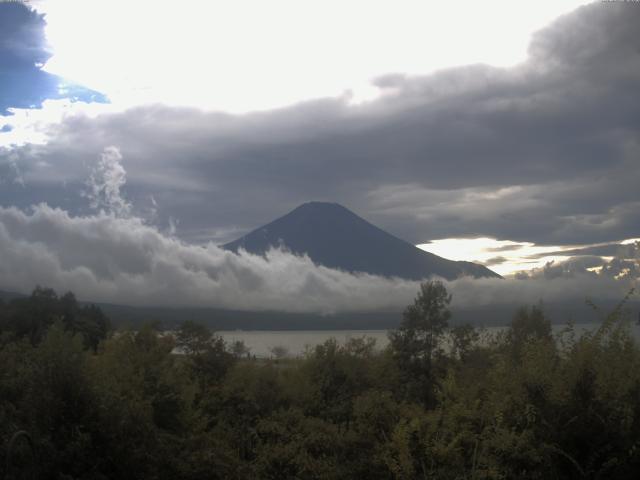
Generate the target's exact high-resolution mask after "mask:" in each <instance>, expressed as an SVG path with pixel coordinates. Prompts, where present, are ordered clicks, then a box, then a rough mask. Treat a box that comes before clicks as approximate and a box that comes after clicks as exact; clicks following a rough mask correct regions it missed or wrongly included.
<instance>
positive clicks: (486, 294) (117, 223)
mask: <svg viewBox="0 0 640 480" xmlns="http://www.w3.org/2000/svg"><path fill="white" fill-rule="evenodd" d="M0 258H2V259H3V261H2V262H1V263H0V286H2V288H5V289H13V290H20V291H29V290H30V289H32V288H33V287H34V286H35V285H36V284H41V285H47V286H51V287H53V288H55V289H57V290H60V291H64V290H72V291H74V292H75V293H76V294H77V295H78V296H79V297H80V298H82V299H87V300H92V301H104V302H116V303H122V304H132V305H164V306H185V305H189V306H201V307H206V306H208V307H222V308H230V309H239V310H282V311H291V312H324V313H330V312H335V311H343V312H344V311H363V310H368V311H371V310H381V309H392V310H397V311H400V310H401V309H402V308H403V307H404V306H406V305H407V304H409V303H410V302H411V301H412V299H413V298H414V297H415V294H416V292H417V291H418V284H417V283H416V282H410V281H404V280H399V279H386V278H381V277H376V276H372V275H366V274H358V275H355V274H350V273H346V272H341V271H337V270H332V269H329V268H325V267H322V266H317V265H315V264H314V263H313V262H312V261H311V260H310V259H309V258H307V257H298V256H294V255H291V254H289V253H286V252H283V251H279V250H273V251H271V252H269V253H268V255H267V256H266V258H263V257H260V256H254V255H249V254H246V253H241V254H240V255H236V254H234V253H231V252H228V251H225V250H222V249H220V248H218V247H217V246H215V245H213V244H209V245H206V246H204V247H201V246H195V245H190V244H187V243H184V242H182V241H180V240H178V239H175V238H172V237H169V236H166V235H164V234H162V233H161V232H160V231H159V230H157V229H156V228H154V227H151V226H149V225H146V224H145V223H144V222H143V221H142V220H140V219H138V218H135V217H128V218H118V217H116V216H114V215H109V214H106V213H104V212H103V213H99V214H96V215H93V216H75V217H74V216H70V215H69V214H68V213H67V212H65V211H63V210H60V209H54V208H51V207H49V206H47V205H39V206H36V207H33V208H32V211H31V212H24V211H21V210H19V209H17V208H13V207H12V208H2V207H0ZM548 277H549V276H547V277H544V276H541V277H540V278H532V279H528V280H514V279H512V280H499V279H482V280H472V279H466V278H465V279H459V280H456V281H453V282H448V283H447V288H448V289H449V290H450V291H451V292H452V293H453V296H454V305H455V306H457V307H468V308H469V307H474V306H481V305H490V304H495V303H501V302H504V301H505V299H508V301H509V302H510V303H522V304H530V303H535V302H537V301H538V300H539V299H541V298H543V299H545V300H548V301H555V300H567V299H568V300H570V299H576V300H579V301H582V300H583V299H584V298H585V296H593V297H594V298H607V299H619V298H622V296H623V295H624V293H625V292H626V289H627V288H628V286H629V283H628V282H619V281H616V280H614V279H613V278H611V277H610V276H609V277H601V276H597V275H594V274H591V273H589V272H587V273H576V274H574V275H572V276H571V277H568V276H566V275H565V276H562V275H559V276H556V277H553V278H548Z"/></svg>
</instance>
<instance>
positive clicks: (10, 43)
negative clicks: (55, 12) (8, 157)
mask: <svg viewBox="0 0 640 480" xmlns="http://www.w3.org/2000/svg"><path fill="white" fill-rule="evenodd" d="M45 25H46V22H45V18H44V15H43V14H40V13H38V12H36V11H35V10H33V9H31V8H29V7H28V6H26V5H25V4H24V3H22V2H0V115H7V114H9V111H8V110H7V109H8V108H12V107H13V108H33V107H40V106H41V105H42V102H43V101H44V100H46V99H49V98H71V99H81V100H85V101H101V102H104V101H105V100H106V99H105V97H104V96H103V95H102V94H100V93H98V92H95V91H92V90H89V89H86V88H84V87H82V86H79V85H75V84H73V83H70V82H68V81H66V80H64V79H62V78H60V77H58V76H56V75H51V74H49V73H47V72H44V71H42V70H41V68H42V66H43V65H44V64H45V63H46V61H47V60H48V59H49V57H51V51H50V49H49V46H48V45H47V42H46V38H45V33H44V28H45ZM10 128H11V125H9V124H7V125H3V126H2V128H0V134H1V133H2V132H6V131H9V129H10Z"/></svg>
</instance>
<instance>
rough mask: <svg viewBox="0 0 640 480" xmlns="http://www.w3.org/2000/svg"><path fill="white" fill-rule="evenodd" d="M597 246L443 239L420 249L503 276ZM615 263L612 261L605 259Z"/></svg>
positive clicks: (568, 257) (633, 240) (630, 241)
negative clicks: (575, 251)
mask: <svg viewBox="0 0 640 480" xmlns="http://www.w3.org/2000/svg"><path fill="white" fill-rule="evenodd" d="M636 241H640V239H638V238H630V239H627V240H624V241H622V242H620V243H621V244H623V245H626V244H630V243H634V242H636ZM601 245H605V244H594V245H569V246H550V245H544V246H542V245H536V244H534V243H531V242H512V241H510V240H496V239H495V238H487V237H481V238H443V239H439V240H433V241H431V242H429V243H424V244H421V245H418V247H419V248H421V249H423V250H426V251H428V252H431V253H435V254H436V255H440V256H441V257H445V258H448V259H450V260H466V261H472V262H477V263H482V264H484V265H487V266H488V267H489V268H490V269H491V270H493V271H494V272H496V273H499V274H500V275H513V274H515V273H517V272H521V271H526V270H531V269H533V268H542V267H544V266H545V265H546V264H547V263H549V262H564V261H566V260H569V259H570V258H571V257H572V255H570V254H569V253H567V255H562V254H561V252H563V251H567V252H568V251H570V250H574V249H576V248H584V247H594V246H601ZM602 258H603V259H605V260H611V258H612V257H602Z"/></svg>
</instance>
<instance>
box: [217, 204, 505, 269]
mask: <svg viewBox="0 0 640 480" xmlns="http://www.w3.org/2000/svg"><path fill="white" fill-rule="evenodd" d="M274 247H275V248H277V247H285V248H287V249H288V250H290V251H291V252H292V253H294V254H297V255H302V254H307V255H308V256H309V258H311V260H313V261H314V263H317V264H320V265H324V266H326V267H329V268H336V269H340V270H344V271H349V272H363V273H369V274H373V275H380V276H384V277H398V278H404V279H408V280H423V279H425V278H429V277H432V276H434V275H435V276H440V277H442V278H445V279H447V280H453V279H455V278H459V277H461V276H472V277H475V278H481V277H494V278H501V277H500V275H498V274H497V273H495V272H493V271H491V270H489V269H488V268H487V267H485V266H483V265H478V264H475V263H472V262H461V261H454V260H448V259H445V258H442V257H439V256H437V255H435V254H433V253H430V252H426V251H424V250H422V249H420V248H418V247H416V246H415V245H413V244H411V243H409V242H407V241H405V240H402V239H400V238H398V237H396V236H394V235H392V234H390V233H388V232H386V231H384V230H382V229H381V228H379V227H377V226H376V225H373V224H372V223H370V222H368V221H367V220H365V219H363V218H362V217H360V216H358V215H356V214H355V213H353V212H352V211H351V210H349V209H347V208H346V207H344V206H342V205H340V204H338V203H329V202H307V203H303V204H302V205H300V206H298V207H296V208H295V209H293V210H292V211H290V212H289V213H287V214H285V215H283V216H281V217H279V218H277V219H275V220H274V221H272V222H270V223H268V224H266V225H263V226H262V227H259V228H257V229H255V230H252V231H251V232H249V233H248V234H246V235H244V236H242V237H240V238H238V239H236V240H234V241H232V242H229V243H226V244H224V245H222V248H225V249H227V250H231V251H234V252H236V253H237V252H238V251H239V250H240V249H244V250H246V251H247V252H249V253H253V254H257V255H264V254H265V253H266V252H267V251H268V250H269V249H270V248H274Z"/></svg>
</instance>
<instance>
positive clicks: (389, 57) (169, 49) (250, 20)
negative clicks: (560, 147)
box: [35, 0, 586, 112]
mask: <svg viewBox="0 0 640 480" xmlns="http://www.w3.org/2000/svg"><path fill="white" fill-rule="evenodd" d="M583 3H586V2H585V1H583V0H582V1H580V0H564V1H559V0H554V1H541V0H536V1H526V2H510V1H504V0H493V1H492V0H488V1H485V2H475V1H473V2H462V3H461V2H455V3H451V2H435V1H434V2H425V1H423V0H420V1H418V0H398V1H394V2H371V1H366V2H365V1H352V2H338V1H327V2H311V1H301V0H277V1H273V2H257V1H248V0H238V1H235V2H218V1H211V2H198V1H183V2H178V3H176V2H157V1H153V2H152V1H148V0H137V1H135V2H131V1H119V0H110V1H96V0H65V1H64V2H60V1H59V0H41V1H39V2H37V3H35V6H36V7H37V8H38V10H40V11H42V12H45V13H46V15H47V17H46V19H47V22H48V26H47V37H48V40H49V42H50V44H51V46H52V48H53V52H54V56H53V57H52V58H51V59H50V60H49V61H48V63H47V64H46V65H45V70H46V71H48V72H50V73H55V74H57V75H60V76H63V77H65V78H69V79H71V80H73V81H75V82H78V83H80V84H83V85H85V86H87V87H89V88H93V89H95V90H98V91H101V92H103V93H104V94H106V95H107V96H108V97H109V98H110V100H111V101H112V102H113V103H115V104H117V105H120V106H122V107H124V108H126V107H129V106H132V105H139V104H142V103H150V102H151V103H153V102H162V103H166V104H175V105H190V106H196V107H201V108H210V109H218V110H226V111H233V112H244V111H250V110H260V109H269V108H274V107H281V106H284V105H288V104H292V103H296V102H299V101H303V100H307V99H312V98H318V97H327V96H340V95H344V94H345V92H346V93H347V95H348V98H350V99H351V100H352V101H354V102H358V101H362V100H367V99H371V98H375V97H376V96H377V94H378V90H377V89H376V88H374V87H373V86H372V85H371V80H372V79H373V78H375V77H377V76H380V75H384V74H388V73H407V74H425V73H429V72H432V71H434V70H437V69H442V68H447V67H451V66H456V65H464V64H473V63H488V64H491V65H495V66H508V65H513V64H515V63H518V62H520V61H522V60H524V59H525V57H526V49H527V45H528V42H529V41H530V36H531V33H532V32H533V31H535V30H537V29H539V28H541V27H542V26H544V25H545V24H547V23H548V22H550V21H551V20H552V19H553V18H555V17H557V16H558V15H560V14H562V13H564V12H567V11H569V10H572V9H573V8H575V7H576V6H578V5H580V4H583ZM79 39H82V40H81V41H80V40H79ZM470 40H472V41H470Z"/></svg>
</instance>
